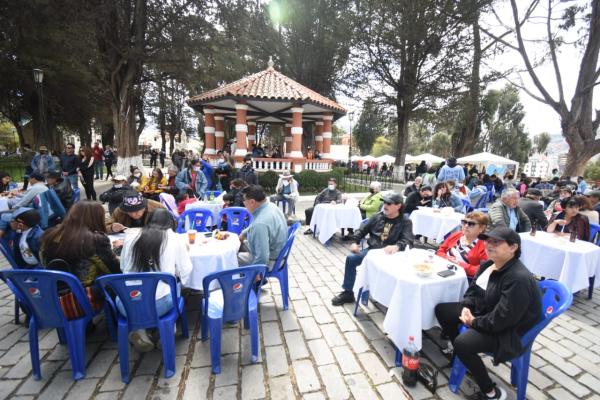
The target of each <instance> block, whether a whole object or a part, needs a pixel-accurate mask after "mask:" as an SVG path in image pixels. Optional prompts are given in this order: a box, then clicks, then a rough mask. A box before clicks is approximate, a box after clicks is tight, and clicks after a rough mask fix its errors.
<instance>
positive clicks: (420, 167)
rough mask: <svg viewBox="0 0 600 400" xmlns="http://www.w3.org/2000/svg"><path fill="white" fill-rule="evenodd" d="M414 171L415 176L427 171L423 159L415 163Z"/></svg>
mask: <svg viewBox="0 0 600 400" xmlns="http://www.w3.org/2000/svg"><path fill="white" fill-rule="evenodd" d="M415 173H416V174H417V176H423V175H425V174H426V173H427V164H426V163H425V161H421V163H420V164H419V165H417V169H416V171H415Z"/></svg>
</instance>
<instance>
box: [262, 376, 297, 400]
mask: <svg viewBox="0 0 600 400" xmlns="http://www.w3.org/2000/svg"><path fill="white" fill-rule="evenodd" d="M269 389H270V393H271V400H289V399H295V398H297V397H296V395H295V393H294V388H293V386H292V381H291V379H290V377H289V376H279V377H277V378H269Z"/></svg>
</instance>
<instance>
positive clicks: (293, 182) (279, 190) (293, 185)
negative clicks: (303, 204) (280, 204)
mask: <svg viewBox="0 0 600 400" xmlns="http://www.w3.org/2000/svg"><path fill="white" fill-rule="evenodd" d="M290 189H291V190H290V194H289V196H290V197H292V198H293V199H294V200H296V199H297V198H298V197H299V196H300V193H298V182H297V181H296V180H295V179H294V178H292V179H291V180H290ZM275 191H276V192H277V193H282V192H283V178H279V180H278V181H277V187H275Z"/></svg>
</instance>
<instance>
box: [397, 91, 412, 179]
mask: <svg viewBox="0 0 600 400" xmlns="http://www.w3.org/2000/svg"><path fill="white" fill-rule="evenodd" d="M396 113H397V115H398V119H397V123H398V142H397V143H396V152H395V154H394V156H395V157H396V163H395V164H394V178H395V179H397V180H399V181H400V182H404V181H405V176H404V161H405V159H406V149H407V147H408V123H409V121H410V117H411V113H412V99H406V98H403V96H402V95H398V101H397V102H396Z"/></svg>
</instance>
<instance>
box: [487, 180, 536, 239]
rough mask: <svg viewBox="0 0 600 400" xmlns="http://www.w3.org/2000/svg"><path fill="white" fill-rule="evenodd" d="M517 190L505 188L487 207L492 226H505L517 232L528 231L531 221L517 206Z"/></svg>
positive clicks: (518, 196)
mask: <svg viewBox="0 0 600 400" xmlns="http://www.w3.org/2000/svg"><path fill="white" fill-rule="evenodd" d="M519 198H520V195H519V191H518V190H516V189H506V190H505V191H504V192H502V195H501V196H500V199H498V200H496V202H495V203H494V204H493V205H492V206H491V207H490V209H489V217H490V220H491V225H492V228H497V227H499V226H505V227H507V228H510V229H512V230H513V231H517V232H529V231H530V230H531V221H529V217H528V216H527V214H525V213H524V212H523V210H521V207H519Z"/></svg>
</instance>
